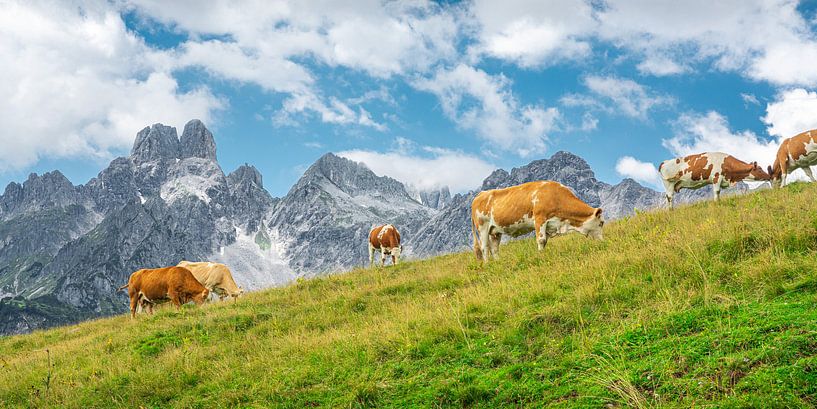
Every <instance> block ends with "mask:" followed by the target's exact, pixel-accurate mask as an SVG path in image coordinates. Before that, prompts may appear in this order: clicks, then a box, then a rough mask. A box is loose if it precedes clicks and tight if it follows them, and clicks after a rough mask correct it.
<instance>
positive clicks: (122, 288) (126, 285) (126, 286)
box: [116, 284, 130, 292]
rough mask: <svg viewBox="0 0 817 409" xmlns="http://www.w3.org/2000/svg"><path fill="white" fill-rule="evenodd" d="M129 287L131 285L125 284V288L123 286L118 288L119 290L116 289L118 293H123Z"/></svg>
mask: <svg viewBox="0 0 817 409" xmlns="http://www.w3.org/2000/svg"><path fill="white" fill-rule="evenodd" d="M128 285H130V284H125V285H123V286H121V287H119V288H117V289H116V292H120V291H122V290H124V289H126V288H128Z"/></svg>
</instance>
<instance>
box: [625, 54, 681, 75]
mask: <svg viewBox="0 0 817 409" xmlns="http://www.w3.org/2000/svg"><path fill="white" fill-rule="evenodd" d="M636 69H638V71H639V72H640V73H642V74H650V75H655V76H656V77H663V76H668V75H677V74H683V73H685V72H689V71H690V70H691V68H690V67H689V66H686V65H683V64H679V63H677V62H675V61H673V60H672V59H671V58H670V57H669V56H666V55H647V56H646V57H644V60H643V61H641V62H640V63H638V65H636Z"/></svg>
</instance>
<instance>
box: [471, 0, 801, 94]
mask: <svg viewBox="0 0 817 409" xmlns="http://www.w3.org/2000/svg"><path fill="white" fill-rule="evenodd" d="M798 3H799V2H798V1H797V0H723V1H710V0H690V1H682V2H679V1H674V0H655V1H647V2H644V1H631V0H606V1H603V2H600V1H599V2H596V1H591V0H548V1H530V0H515V1H511V2H507V1H505V2H496V1H490V0H477V1H475V2H474V3H473V5H472V6H471V7H470V9H469V10H470V12H471V13H470V14H471V15H472V16H473V19H474V22H473V25H474V26H475V29H474V37H475V38H474V40H475V44H474V45H473V46H472V47H471V49H470V54H472V56H474V57H475V58H478V57H483V56H488V57H493V58H499V59H502V60H506V61H510V62H513V63H516V64H518V65H519V66H522V67H535V66H544V65H553V64H556V63H560V62H563V61H566V60H567V61H569V60H575V59H577V58H582V57H585V56H588V55H590V54H591V53H592V46H593V45H594V44H595V43H596V42H597V41H601V42H603V43H607V44H612V45H614V46H616V47H618V48H620V49H622V50H624V51H626V52H627V53H628V54H629V56H631V57H632V58H634V59H635V60H636V61H637V64H636V67H637V69H638V70H639V71H640V72H642V73H644V74H651V75H657V76H665V75H675V74H681V73H685V72H688V71H691V70H693V69H694V66H695V65H697V64H707V65H710V66H711V67H713V68H715V69H717V70H721V71H730V72H739V73H741V74H742V75H745V76H746V77H749V78H751V79H755V80H761V81H768V82H770V83H773V84H780V85H809V86H814V85H815V84H817V67H815V66H814V64H808V63H796V62H797V61H802V62H805V61H815V60H817V36H816V35H815V33H814V30H813V29H811V28H810V24H809V22H808V21H806V20H805V19H804V18H803V16H802V15H801V14H800V13H799V12H798V10H797V6H798ZM792 62H794V63H792Z"/></svg>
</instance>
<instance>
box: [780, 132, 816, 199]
mask: <svg viewBox="0 0 817 409" xmlns="http://www.w3.org/2000/svg"><path fill="white" fill-rule="evenodd" d="M814 165H817V129H813V130H811V131H806V132H803V133H801V134H797V135H795V136H792V137H791V138H786V139H784V140H783V142H782V143H781V144H780V148H779V149H778V150H777V156H776V157H775V159H774V165H772V166H769V174H770V175H771V177H772V186H773V187H780V186H785V185H786V178H787V177H788V175H789V174H790V173H792V172H794V171H795V170H797V169H803V172H805V173H806V176H808V178H809V179H811V181H812V182H817V180H814V175H812V173H811V166H814Z"/></svg>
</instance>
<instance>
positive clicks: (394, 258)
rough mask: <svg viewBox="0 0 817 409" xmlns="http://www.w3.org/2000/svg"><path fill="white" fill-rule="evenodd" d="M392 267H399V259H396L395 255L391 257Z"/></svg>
mask: <svg viewBox="0 0 817 409" xmlns="http://www.w3.org/2000/svg"><path fill="white" fill-rule="evenodd" d="M391 265H393V266H396V265H397V257H395V256H394V254H392V255H391Z"/></svg>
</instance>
